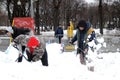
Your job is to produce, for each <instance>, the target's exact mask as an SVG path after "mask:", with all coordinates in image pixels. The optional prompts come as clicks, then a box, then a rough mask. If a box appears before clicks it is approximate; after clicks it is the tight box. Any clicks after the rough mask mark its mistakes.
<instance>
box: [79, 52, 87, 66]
mask: <svg viewBox="0 0 120 80" xmlns="http://www.w3.org/2000/svg"><path fill="white" fill-rule="evenodd" d="M80 63H81V64H83V65H86V61H85V58H84V54H83V53H80Z"/></svg>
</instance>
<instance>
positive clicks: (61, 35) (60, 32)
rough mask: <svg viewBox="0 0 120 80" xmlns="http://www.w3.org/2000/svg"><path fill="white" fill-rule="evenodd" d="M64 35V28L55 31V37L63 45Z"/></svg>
mask: <svg viewBox="0 0 120 80" xmlns="http://www.w3.org/2000/svg"><path fill="white" fill-rule="evenodd" d="M63 35H64V32H63V29H62V27H58V28H57V29H56V30H55V37H56V38H58V39H59V43H61V39H62V37H63Z"/></svg>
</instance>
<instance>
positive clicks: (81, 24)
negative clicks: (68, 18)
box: [77, 20, 87, 28]
mask: <svg viewBox="0 0 120 80" xmlns="http://www.w3.org/2000/svg"><path fill="white" fill-rule="evenodd" d="M86 26H87V23H86V21H84V20H81V21H79V23H78V25H77V28H79V27H86Z"/></svg>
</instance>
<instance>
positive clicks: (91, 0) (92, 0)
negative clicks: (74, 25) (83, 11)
mask: <svg viewBox="0 0 120 80" xmlns="http://www.w3.org/2000/svg"><path fill="white" fill-rule="evenodd" d="M86 1H87V2H88V3H91V2H94V0H86Z"/></svg>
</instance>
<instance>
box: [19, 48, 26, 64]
mask: <svg viewBox="0 0 120 80" xmlns="http://www.w3.org/2000/svg"><path fill="white" fill-rule="evenodd" d="M24 51H25V46H22V53H21V54H23V53H24ZM22 58H23V56H22V55H19V57H18V62H22Z"/></svg>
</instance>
